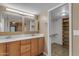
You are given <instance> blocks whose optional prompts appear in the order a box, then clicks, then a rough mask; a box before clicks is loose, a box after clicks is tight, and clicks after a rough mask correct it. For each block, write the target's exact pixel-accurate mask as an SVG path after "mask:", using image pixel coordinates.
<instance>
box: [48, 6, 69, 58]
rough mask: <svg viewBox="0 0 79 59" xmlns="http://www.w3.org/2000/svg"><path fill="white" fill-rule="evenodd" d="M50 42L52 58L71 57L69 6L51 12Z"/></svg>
mask: <svg viewBox="0 0 79 59" xmlns="http://www.w3.org/2000/svg"><path fill="white" fill-rule="evenodd" d="M49 16H50V17H49V40H51V55H52V56H69V4H63V5H61V6H59V7H57V8H55V9H53V10H51V11H50V12H49Z"/></svg>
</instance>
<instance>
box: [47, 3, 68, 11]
mask: <svg viewBox="0 0 79 59" xmlns="http://www.w3.org/2000/svg"><path fill="white" fill-rule="evenodd" d="M65 4H67V3H63V4H59V5H57V6H55V7H54V8H51V9H49V10H48V12H50V11H52V10H54V9H56V8H58V7H61V6H63V5H65Z"/></svg>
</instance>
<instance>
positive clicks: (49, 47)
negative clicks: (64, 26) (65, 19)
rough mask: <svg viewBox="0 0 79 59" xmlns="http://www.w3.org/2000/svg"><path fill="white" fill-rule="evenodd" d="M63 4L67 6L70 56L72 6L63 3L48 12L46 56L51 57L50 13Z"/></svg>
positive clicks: (70, 50) (70, 52) (70, 51)
mask: <svg viewBox="0 0 79 59" xmlns="http://www.w3.org/2000/svg"><path fill="white" fill-rule="evenodd" d="M65 4H68V5H69V56H71V55H72V4H71V3H64V4H60V5H58V6H56V7H54V8H51V9H49V10H48V39H47V50H48V56H51V43H52V42H51V39H50V37H49V35H50V32H49V30H50V20H51V17H50V16H51V14H50V13H51V11H53V10H54V9H56V8H58V7H61V6H63V5H65Z"/></svg>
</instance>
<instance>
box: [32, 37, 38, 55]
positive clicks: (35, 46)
mask: <svg viewBox="0 0 79 59" xmlns="http://www.w3.org/2000/svg"><path fill="white" fill-rule="evenodd" d="M36 55H38V39H37V38H34V39H31V56H36Z"/></svg>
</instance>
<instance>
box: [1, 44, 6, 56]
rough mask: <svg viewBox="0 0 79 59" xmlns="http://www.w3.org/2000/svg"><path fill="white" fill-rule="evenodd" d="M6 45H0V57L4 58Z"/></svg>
mask: <svg viewBox="0 0 79 59" xmlns="http://www.w3.org/2000/svg"><path fill="white" fill-rule="evenodd" d="M6 54H7V53H6V44H5V43H0V56H6Z"/></svg>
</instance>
